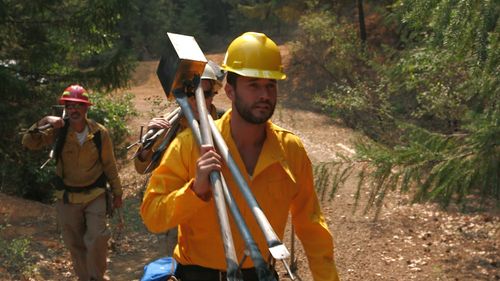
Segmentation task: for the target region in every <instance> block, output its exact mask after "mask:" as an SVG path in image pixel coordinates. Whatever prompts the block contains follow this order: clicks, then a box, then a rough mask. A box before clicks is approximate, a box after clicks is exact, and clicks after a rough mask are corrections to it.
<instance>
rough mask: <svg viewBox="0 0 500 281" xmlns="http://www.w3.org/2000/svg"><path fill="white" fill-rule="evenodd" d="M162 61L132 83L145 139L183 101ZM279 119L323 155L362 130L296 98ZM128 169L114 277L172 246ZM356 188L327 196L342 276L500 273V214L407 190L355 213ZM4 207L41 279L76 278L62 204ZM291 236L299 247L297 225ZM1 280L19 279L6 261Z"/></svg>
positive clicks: (303, 264) (344, 148)
mask: <svg viewBox="0 0 500 281" xmlns="http://www.w3.org/2000/svg"><path fill="white" fill-rule="evenodd" d="M282 52H284V53H285V54H286V53H287V49H286V48H282ZM207 57H208V58H209V59H212V60H214V61H216V62H218V63H220V61H221V60H222V55H221V54H214V55H208V56H207ZM156 66H157V61H152V62H142V63H140V65H139V67H138V68H137V70H136V75H135V76H134V79H133V81H132V88H131V89H128V90H125V91H122V92H131V93H133V94H134V95H135V100H134V103H135V106H136V108H137V110H138V111H139V112H140V116H138V117H137V118H134V119H133V120H131V121H130V122H129V123H128V126H129V128H130V130H131V132H132V135H133V137H131V141H132V140H134V139H136V138H137V135H138V133H139V128H140V126H141V125H146V124H147V122H148V120H149V119H150V118H151V117H152V116H154V115H158V114H159V111H160V109H165V108H173V107H174V105H173V104H172V105H167V104H165V102H160V103H159V104H157V103H158V102H159V101H163V100H165V98H164V94H163V90H162V89H161V85H160V83H159V81H158V79H157V78H156V74H155V71H156ZM122 92H119V93H118V94H122ZM214 103H215V104H216V106H218V107H222V108H229V106H230V104H229V102H228V100H227V98H226V97H225V94H224V93H221V94H219V95H217V96H216V97H215V99H214ZM155 104H157V105H155ZM282 104H283V103H282ZM273 121H274V122H275V123H277V124H278V125H280V126H282V127H284V128H287V129H290V130H291V131H293V132H295V133H296V134H297V135H298V136H299V137H301V139H302V140H303V142H304V144H305V146H306V149H307V151H308V153H309V154H310V157H311V159H312V161H313V163H315V164H317V163H319V162H328V161H331V160H334V159H336V155H335V154H336V153H337V152H340V153H344V154H349V153H352V151H353V150H352V149H353V145H352V142H353V138H356V137H357V134H356V133H355V132H353V131H351V130H349V129H346V128H343V127H341V126H339V125H337V124H335V123H334V122H332V121H331V119H330V118H328V117H327V116H324V115H321V114H318V113H314V112H310V111H305V110H298V109H297V108H294V107H293V106H286V107H285V106H282V105H279V106H278V108H277V109H276V112H275V115H274V117H273ZM131 153H132V152H130V153H129V154H131ZM120 176H121V178H122V182H123V183H124V188H125V195H126V200H125V207H124V208H123V216H124V217H125V220H126V222H127V223H126V227H125V229H124V230H123V231H122V232H116V231H115V232H114V234H115V235H116V234H121V236H120V237H115V238H117V239H116V242H115V243H112V247H111V248H112V251H111V254H110V257H109V273H108V275H109V277H110V280H117V281H127V280H138V279H139V278H140V276H141V274H142V268H143V266H144V265H145V264H147V263H148V262H149V261H151V260H153V259H155V258H159V257H161V256H162V255H163V249H164V248H165V245H164V242H163V239H162V236H157V235H153V234H150V233H148V232H147V231H146V229H145V228H144V226H143V225H142V222H141V220H140V218H139V216H138V211H139V209H138V208H139V205H140V198H141V190H143V184H144V182H145V177H144V176H140V175H138V174H137V173H135V171H134V168H133V163H132V162H131V161H124V162H122V163H120ZM355 190H356V182H355V178H354V177H352V178H350V179H349V180H348V181H347V183H346V185H345V186H344V187H343V188H342V189H340V190H339V191H338V193H337V194H336V196H335V197H334V200H333V201H331V200H327V199H324V200H322V207H323V210H324V212H325V216H326V219H327V222H328V224H329V226H330V229H331V232H332V234H333V235H334V239H335V256H336V262H337V267H338V271H339V274H340V277H341V280H500V273H499V266H500V261H499V257H500V251H499V246H500V245H499V243H500V220H499V218H498V216H497V215H492V214H488V213H471V214H465V215H464V214H458V213H455V212H448V213H445V212H442V211H440V210H439V209H438V208H436V207H435V206H433V205H425V206H424V205H418V204H415V205H411V206H409V205H407V202H408V199H407V198H406V197H404V196H398V195H390V196H389V197H388V198H387V200H386V201H385V205H384V207H383V209H382V212H381V215H380V218H379V219H378V220H377V221H374V220H373V214H367V215H365V214H363V213H362V212H360V211H357V212H355V213H353V206H354V202H355V201H354V193H355ZM362 196H364V197H366V194H365V193H362ZM7 203H8V204H7ZM0 206H1V207H0V219H2V225H0V226H3V227H2V228H0V230H1V232H0V233H1V235H0V236H1V237H2V238H3V239H14V238H15V237H22V236H29V237H31V238H32V240H33V241H34V243H33V248H34V251H33V253H32V255H33V257H34V259H35V260H37V268H38V273H37V274H36V276H35V277H34V278H33V279H32V280H74V277H73V275H72V273H71V272H70V266H69V256H68V253H67V251H65V249H64V248H63V246H62V243H61V241H60V240H59V239H58V236H57V226H56V225H55V218H54V209H53V207H52V206H47V205H43V204H38V203H33V202H29V201H26V200H21V199H17V198H12V197H8V196H4V195H1V194H0ZM21 214H23V215H22V216H21ZM40 214H42V215H40ZM115 219H116V218H115ZM115 222H116V221H115ZM115 222H114V223H112V226H114V225H116V224H115ZM284 242H285V244H286V245H287V246H288V247H289V245H290V232H289V230H287V233H286V235H285V240H284ZM296 246H297V252H296V255H297V259H298V272H297V275H298V277H299V280H304V281H309V280H312V278H311V275H310V273H309V270H308V267H307V261H306V258H305V256H304V253H303V250H302V249H301V247H300V243H297V245H296ZM289 248H290V247H289ZM279 273H280V276H281V277H282V280H288V279H287V278H286V277H285V275H284V271H283V269H282V268H281V267H279ZM0 280H16V279H15V278H14V279H12V276H11V275H9V274H8V273H7V272H6V271H5V269H4V267H3V266H1V265H0Z"/></svg>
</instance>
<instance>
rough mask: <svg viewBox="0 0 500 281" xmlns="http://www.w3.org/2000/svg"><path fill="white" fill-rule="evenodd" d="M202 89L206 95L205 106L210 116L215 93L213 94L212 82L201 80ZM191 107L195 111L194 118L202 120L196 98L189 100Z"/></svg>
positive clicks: (191, 97)
mask: <svg viewBox="0 0 500 281" xmlns="http://www.w3.org/2000/svg"><path fill="white" fill-rule="evenodd" d="M201 88H202V89H203V92H204V94H205V105H206V107H207V111H208V113H209V114H210V107H211V106H212V102H213V100H214V94H215V93H214V92H213V84H212V83H211V82H210V80H206V79H203V80H201ZM188 102H189V105H190V106H191V110H192V111H193V114H194V118H196V120H200V118H199V114H198V107H197V106H196V99H195V97H194V96H190V97H189V98H188Z"/></svg>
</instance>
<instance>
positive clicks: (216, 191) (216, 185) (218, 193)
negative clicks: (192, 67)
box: [174, 87, 243, 281]
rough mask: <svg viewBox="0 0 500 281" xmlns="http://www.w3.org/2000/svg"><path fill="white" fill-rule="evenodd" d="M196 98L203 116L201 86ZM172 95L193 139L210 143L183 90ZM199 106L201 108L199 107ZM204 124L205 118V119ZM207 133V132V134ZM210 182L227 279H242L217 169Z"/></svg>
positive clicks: (204, 114) (209, 138)
mask: <svg viewBox="0 0 500 281" xmlns="http://www.w3.org/2000/svg"><path fill="white" fill-rule="evenodd" d="M195 94H196V98H197V100H201V101H202V102H203V104H202V105H201V106H200V104H198V114H199V115H200V117H201V116H205V119H206V114H207V109H206V105H205V104H204V101H205V97H204V94H203V90H202V89H201V87H198V88H197V89H196V91H195ZM174 96H175V98H176V101H177V103H178V104H179V106H180V107H181V109H182V112H183V113H184V115H185V116H186V117H187V118H188V121H189V124H190V126H191V129H192V131H193V132H198V134H195V139H196V141H197V143H198V144H199V145H202V144H211V136H210V130H209V129H208V126H206V127H205V130H204V132H203V133H201V134H200V127H199V126H198V123H197V122H196V120H195V119H194V116H193V112H192V110H191V107H190V106H189V104H188V102H187V97H186V94H185V92H184V91H179V90H176V91H174ZM200 107H201V108H200ZM203 109H204V110H203ZM205 122H206V124H208V123H207V120H205ZM207 133H208V134H207ZM210 182H211V183H212V185H211V187H212V196H213V198H214V203H215V207H216V211H217V218H218V219H219V226H220V230H221V235H222V242H223V246H224V252H225V254H226V265H227V279H228V280H231V281H232V280H234V281H237V280H239V281H242V280H243V279H242V278H241V274H239V268H238V259H237V257H236V250H235V249H234V242H233V236H232V234H231V228H230V225H229V218H228V215H227V209H226V204H225V202H224V195H223V193H222V182H221V175H220V173H219V172H217V171H213V172H211V173H210Z"/></svg>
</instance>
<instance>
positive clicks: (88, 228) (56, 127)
mask: <svg viewBox="0 0 500 281" xmlns="http://www.w3.org/2000/svg"><path fill="white" fill-rule="evenodd" d="M59 103H60V104H63V105H64V107H65V111H66V115H67V116H68V118H64V119H63V118H62V117H59V116H45V117H44V118H42V119H41V120H40V121H38V122H37V123H36V124H33V126H32V127H31V129H30V130H29V131H28V132H29V133H27V134H25V135H24V136H23V140H22V143H23V145H24V146H26V147H27V148H29V149H41V148H43V147H46V146H49V145H53V144H54V143H55V146H54V151H55V156H54V158H55V160H56V163H57V165H56V179H57V180H56V181H55V188H56V193H55V196H56V198H57V199H58V200H57V202H56V210H57V218H58V222H59V225H60V227H61V231H62V237H63V240H64V243H65V244H66V246H67V247H68V249H69V251H70V253H71V259H72V261H73V268H74V270H75V273H76V276H77V277H78V280H80V281H89V280H96V281H102V280H107V279H105V276H104V274H105V272H106V264H107V261H106V258H107V252H108V240H109V238H110V233H109V230H108V229H107V226H106V206H107V204H106V203H107V202H106V200H107V198H106V184H107V183H109V184H110V185H111V188H112V193H113V199H112V200H113V206H114V207H115V208H120V207H121V206H122V194H123V191H122V186H121V183H120V178H119V176H118V169H117V166H116V160H115V156H114V153H113V144H112V142H111V137H110V135H109V132H108V130H107V129H106V128H105V127H104V126H103V125H101V124H99V123H97V122H95V121H94V120H91V119H88V118H87V111H88V109H89V107H90V106H91V105H92V103H91V102H90V101H89V95H88V93H87V91H86V90H85V88H83V87H82V86H80V85H71V86H69V87H67V88H66V89H65V90H64V92H63V94H62V95H61V97H60V99H59ZM48 124H50V127H51V128H50V129H47V130H46V131H39V130H33V129H35V128H36V127H39V126H44V125H48ZM108 200H111V198H108ZM110 203H111V202H110ZM61 278H62V277H61Z"/></svg>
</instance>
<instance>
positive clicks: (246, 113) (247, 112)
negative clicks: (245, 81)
mask: <svg viewBox="0 0 500 281" xmlns="http://www.w3.org/2000/svg"><path fill="white" fill-rule="evenodd" d="M262 104H266V105H268V106H269V109H270V110H269V112H267V113H266V114H262V115H259V116H256V115H255V114H253V113H252V109H253V107H255V106H258V105H262ZM235 106H236V111H238V113H239V114H240V116H241V117H242V118H243V119H244V120H245V121H247V122H248V123H251V124H256V125H258V124H263V123H265V122H267V120H269V118H271V116H273V113H274V109H275V107H276V104H273V103H272V102H271V101H261V102H256V103H254V104H252V105H250V106H246V105H245V104H243V102H242V100H241V99H240V98H239V96H238V94H237V93H235Z"/></svg>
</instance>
